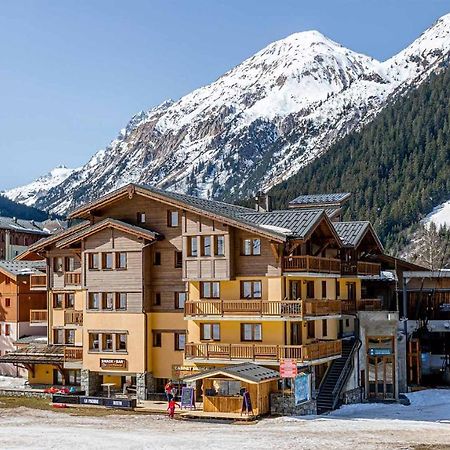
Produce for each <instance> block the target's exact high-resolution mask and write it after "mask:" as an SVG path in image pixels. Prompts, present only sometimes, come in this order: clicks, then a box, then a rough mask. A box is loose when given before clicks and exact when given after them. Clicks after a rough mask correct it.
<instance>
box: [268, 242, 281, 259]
mask: <svg viewBox="0 0 450 450" xmlns="http://www.w3.org/2000/svg"><path fill="white" fill-rule="evenodd" d="M280 247H281V246H280V244H277V243H276V242H271V243H270V248H271V250H272V253H273V256H274V257H275V261H276V262H277V263H278V262H279V261H280V257H281V249H280Z"/></svg>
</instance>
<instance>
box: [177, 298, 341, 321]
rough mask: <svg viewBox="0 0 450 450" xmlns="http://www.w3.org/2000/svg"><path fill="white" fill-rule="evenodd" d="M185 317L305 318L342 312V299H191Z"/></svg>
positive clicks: (185, 308)
mask: <svg viewBox="0 0 450 450" xmlns="http://www.w3.org/2000/svg"><path fill="white" fill-rule="evenodd" d="M184 314H185V317H189V318H195V317H200V318H204V317H212V318H217V317H222V318H227V319H233V318H235V319H239V318H240V317H246V318H249V317H255V318H261V317H264V318H268V319H270V318H272V319H278V320H282V319H289V318H296V319H297V320H303V319H308V318H316V317H320V316H330V315H340V314H341V302H340V300H325V299H320V300H315V299H308V300H281V301H271V300H197V301H187V302H186V303H185V307H184Z"/></svg>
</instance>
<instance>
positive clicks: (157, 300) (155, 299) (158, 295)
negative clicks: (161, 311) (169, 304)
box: [153, 292, 161, 306]
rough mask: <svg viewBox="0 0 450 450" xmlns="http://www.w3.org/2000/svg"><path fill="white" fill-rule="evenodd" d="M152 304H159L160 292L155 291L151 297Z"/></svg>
mask: <svg viewBox="0 0 450 450" xmlns="http://www.w3.org/2000/svg"><path fill="white" fill-rule="evenodd" d="M153 305H154V306H161V292H155V296H154V297H153Z"/></svg>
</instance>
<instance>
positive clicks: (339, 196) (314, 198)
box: [289, 192, 352, 207]
mask: <svg viewBox="0 0 450 450" xmlns="http://www.w3.org/2000/svg"><path fill="white" fill-rule="evenodd" d="M351 195H352V194H351V193H350V192H337V193H334V194H307V195H299V196H298V197H296V198H294V200H291V201H290V202H289V206H304V207H312V206H316V207H317V206H329V205H341V204H342V203H343V202H345V201H346V200H348V199H349V198H350V196H351Z"/></svg>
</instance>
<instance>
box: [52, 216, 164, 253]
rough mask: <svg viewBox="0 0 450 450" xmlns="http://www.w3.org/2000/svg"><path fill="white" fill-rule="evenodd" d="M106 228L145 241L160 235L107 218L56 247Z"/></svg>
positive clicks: (69, 237)
mask: <svg viewBox="0 0 450 450" xmlns="http://www.w3.org/2000/svg"><path fill="white" fill-rule="evenodd" d="M107 228H114V229H116V230H120V231H123V232H125V233H128V234H132V235H133V236H136V237H139V238H143V239H147V240H149V241H154V240H156V239H159V238H160V234H158V233H156V232H154V231H151V230H148V229H146V228H142V227H138V226H136V225H130V224H129V223H126V222H122V221H121V220H116V219H111V218H107V219H104V220H102V221H101V222H98V223H96V224H94V225H90V226H88V227H84V228H83V229H81V230H80V231H78V232H76V233H74V234H72V235H70V236H68V237H66V238H65V239H62V240H60V241H57V242H56V246H57V247H59V248H63V247H66V246H68V245H70V244H72V243H74V242H77V241H79V240H80V239H83V238H86V237H88V236H91V235H93V234H95V233H98V232H99V231H102V230H104V229H107Z"/></svg>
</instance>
